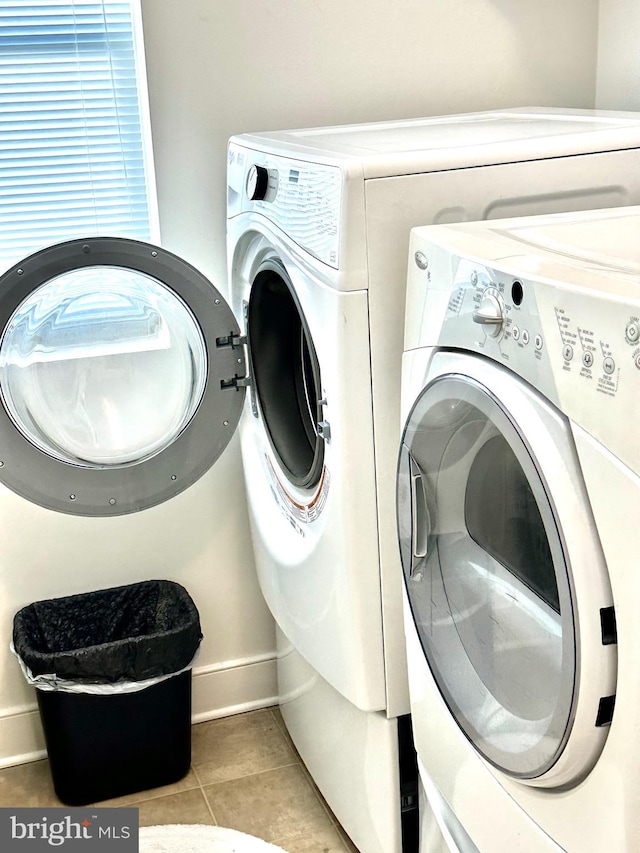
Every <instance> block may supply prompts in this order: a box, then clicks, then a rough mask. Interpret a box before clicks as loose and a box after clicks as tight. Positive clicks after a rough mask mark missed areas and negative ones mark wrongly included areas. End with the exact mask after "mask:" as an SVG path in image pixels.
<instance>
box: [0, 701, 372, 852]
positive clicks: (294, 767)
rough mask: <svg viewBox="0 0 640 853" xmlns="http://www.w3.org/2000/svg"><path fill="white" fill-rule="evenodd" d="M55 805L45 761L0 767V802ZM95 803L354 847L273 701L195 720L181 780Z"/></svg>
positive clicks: (146, 815)
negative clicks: (189, 758) (188, 762)
mask: <svg viewBox="0 0 640 853" xmlns="http://www.w3.org/2000/svg"><path fill="white" fill-rule="evenodd" d="M59 805H61V803H60V801H59V800H58V799H57V797H56V795H55V793H54V790H53V786H52V784H51V777H50V775H49V766H48V762H47V761H36V762H33V763H31V764H23V765H20V766H18V767H8V768H4V769H0V807H2V806H15V807H20V806H24V807H28V806H31V807H37V806H59ZM98 805H100V806H110V807H113V806H123V805H128V806H130V805H133V806H135V807H137V808H138V809H139V812H140V825H141V826H150V825H152V824H166V823H206V824H219V825H220V826H227V827H230V828H232V829H239V830H241V831H242V832H247V833H249V834H251V835H256V836H258V837H259V838H264V839H265V840H266V841H271V842H272V843H273V844H277V845H279V846H280V847H283V848H284V849H285V850H286V851H287V853H345V851H349V853H358V851H357V850H356V848H355V847H354V846H353V844H352V843H351V842H350V841H349V839H348V838H347V836H346V835H345V833H344V831H343V829H342V828H341V827H340V826H339V824H338V823H337V821H336V819H335V817H334V816H333V815H332V813H331V811H330V810H329V808H328V807H327V805H326V803H325V802H324V800H323V799H322V797H321V796H320V793H319V792H318V790H317V788H316V787H315V785H314V784H313V781H312V780H311V778H310V777H309V774H308V773H307V770H306V768H305V767H304V765H303V764H302V762H301V760H300V757H299V756H298V754H297V753H296V751H295V749H294V747H293V744H292V743H291V740H290V738H289V735H288V734H287V731H286V729H285V727H284V723H283V722H282V717H281V716H280V712H279V711H278V709H277V708H267V709H265V710H261V711H251V712H249V713H247V714H238V715H237V716H233V717H225V718H223V719H220V720H211V721H210V722H207V723H198V724H197V725H195V726H194V727H193V734H192V763H191V770H190V771H189V773H188V774H187V776H186V777H185V778H184V779H181V780H180V782H177V783H176V784H175V785H169V786H167V787H164V788H155V789H153V790H151V791H143V792H141V793H139V794H132V795H129V796H127V797H121V798H119V799H117V800H109V801H107V802H103V803H99V804H98Z"/></svg>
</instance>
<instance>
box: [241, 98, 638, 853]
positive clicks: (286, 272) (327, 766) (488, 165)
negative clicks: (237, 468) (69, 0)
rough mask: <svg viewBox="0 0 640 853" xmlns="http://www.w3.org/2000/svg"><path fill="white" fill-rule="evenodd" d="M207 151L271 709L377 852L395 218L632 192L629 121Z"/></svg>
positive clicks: (520, 124) (385, 742)
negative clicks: (219, 197)
mask: <svg viewBox="0 0 640 853" xmlns="http://www.w3.org/2000/svg"><path fill="white" fill-rule="evenodd" d="M228 154H229V162H228V220H227V234H228V246H227V248H228V267H229V275H230V284H229V289H230V299H231V303H232V307H233V310H234V313H235V315H236V317H237V319H238V322H239V325H240V327H241V338H240V340H239V341H238V343H247V345H248V350H249V356H248V360H249V363H250V365H251V376H250V377H249V378H248V379H246V380H245V379H244V378H242V379H241V381H242V382H245V381H246V382H248V383H249V387H250V394H249V397H250V403H247V412H246V417H243V419H242V426H241V447H242V454H243V460H244V469H245V477H246V484H247V495H248V503H249V515H250V521H251V528H252V538H253V546H254V552H255V557H256V564H257V571H258V576H259V581H260V585H261V588H262V591H263V593H264V596H265V599H266V601H267V604H268V605H269V608H270V609H271V612H272V613H273V615H274V617H275V619H276V622H277V625H278V637H279V640H278V642H279V657H278V675H279V684H280V687H279V691H280V696H281V699H280V701H281V710H282V714H283V717H284V720H285V723H286V725H287V727H288V729H289V732H290V734H291V736H292V738H293V741H294V743H295V744H296V747H297V748H298V751H299V752H300V754H301V756H302V758H303V759H304V761H305V763H306V765H307V767H308V769H309V770H310V772H311V775H312V776H313V778H314V780H315V782H316V784H317V785H318V787H319V788H320V790H321V791H322V793H323V795H324V797H325V799H326V800H327V801H328V803H329V805H330V807H331V808H332V810H333V811H334V813H335V814H336V815H337V817H338V819H339V820H340V822H341V823H342V825H343V826H344V827H345V829H346V831H347V832H348V834H349V835H350V837H351V838H352V839H353V841H354V843H355V844H356V846H357V847H358V848H359V849H360V850H361V851H362V853H398V851H400V850H401V849H402V848H403V842H402V833H403V831H404V834H405V846H404V849H405V850H408V849H411V848H410V846H407V845H410V842H409V841H407V837H408V835H407V834H411V833H413V834H414V835H415V822H416V813H415V804H416V800H417V798H416V793H415V787H412V784H413V783H412V782H411V777H412V775H413V777H414V779H415V776H416V771H415V758H412V752H411V747H410V744H411V735H410V720H409V718H408V712H409V697H408V688H407V679H406V652H405V644H404V636H403V632H402V584H401V569H400V563H399V557H398V550H397V531H396V521H395V501H394V493H395V490H394V485H393V484H394V482H395V472H396V462H397V451H398V445H399V440H400V430H399V424H400V374H401V358H402V339H403V323H404V292H405V282H406V253H407V247H408V235H409V230H410V228H411V227H412V226H415V225H421V224H424V223H428V222H435V223H438V222H448V221H453V220H455V221H460V220H477V219H488V218H495V217H498V216H505V215H508V214H510V213H515V212H517V213H519V214H525V213H526V214H535V213H548V212H553V211H562V210H571V209H584V208H593V207H601V206H607V205H608V206H617V205H623V204H629V203H632V202H637V201H640V170H639V169H638V168H637V165H636V164H637V162H638V158H639V156H640V117H639V116H638V115H636V114H628V113H627V114H613V113H601V112H598V113H595V112H589V111H575V110H574V111H563V110H544V109H529V110H506V111H498V112H487V113H476V114H470V115H460V116H447V117H439V118H431V119H417V120H410V121H402V122H387V123H382V124H373V125H356V126H347V127H334V128H314V129H306V130H297V131H283V132H273V133H262V134H245V135H242V136H237V137H234V138H232V139H231V141H230V144H229V152H228ZM399 743H402V744H404V743H407V744H409V747H408V752H407V754H406V755H404V752H403V749H401V748H400V747H399ZM365 747H366V748H365ZM412 762H413V763H412ZM399 763H400V766H401V767H402V768H403V770H402V771H401V772H400V773H399V771H398V765H399ZM372 767H374V768H375V771H374V772H372ZM407 768H409V769H407ZM401 791H402V793H400V792H401ZM410 826H411V827H413V829H409V827H410ZM403 827H404V830H403Z"/></svg>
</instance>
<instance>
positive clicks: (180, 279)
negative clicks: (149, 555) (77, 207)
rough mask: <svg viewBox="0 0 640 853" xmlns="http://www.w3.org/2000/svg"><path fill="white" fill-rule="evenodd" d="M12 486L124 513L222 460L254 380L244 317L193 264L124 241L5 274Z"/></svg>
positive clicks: (3, 365) (2, 475)
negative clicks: (242, 333)
mask: <svg viewBox="0 0 640 853" xmlns="http://www.w3.org/2000/svg"><path fill="white" fill-rule="evenodd" d="M0 328H1V329H2V336H1V338H0V399H1V402H2V405H1V406H0V482H2V483H4V485H6V486H8V487H9V488H10V489H12V490H13V491H15V492H17V493H18V494H20V495H22V496H23V497H25V498H27V499H29V500H31V501H33V502H35V503H37V504H40V505H42V506H44V507H47V508H49V509H54V510H58V511H62V512H66V513H71V514H75V515H88V516H102V515H104V516H109V515H121V514H124V513H130V512H135V511H137V510H141V509H145V508H146V507H150V506H153V505H155V504H158V503H161V502H162V501H165V500H168V499H169V498H171V497H173V496H174V495H176V494H178V493H179V492H181V491H182V490H183V489H185V488H187V487H188V486H190V485H191V484H192V483H193V482H195V480H197V479H198V478H199V477H200V476H201V475H202V474H204V473H205V472H206V471H207V470H208V469H209V468H210V466H211V465H212V464H213V463H214V462H215V461H216V459H217V458H218V457H219V456H220V454H221V453H222V451H223V450H224V448H225V447H226V445H227V443H228V441H229V439H230V438H231V435H232V434H233V431H234V429H235V427H236V425H237V422H238V420H239V417H240V413H241V410H242V403H243V398H244V385H245V382H246V369H245V356H244V348H243V346H242V345H241V342H240V337H239V328H238V325H237V323H236V321H235V319H234V317H233V314H232V312H231V309H230V308H229V307H228V305H227V304H226V302H225V301H224V299H223V298H222V297H221V296H220V294H219V292H218V291H217V290H216V288H215V287H214V286H213V285H212V284H211V282H209V281H208V280H207V279H206V278H205V277H204V276H203V275H202V274H201V273H199V272H198V271H197V270H196V269H195V268H194V267H192V266H191V265H190V264H188V263H186V262H185V261H183V260H182V259H181V258H179V257H177V256H176V255H173V254H171V253H169V252H166V251H165V250H163V249H160V248H158V247H156V246H151V245H149V244H147V243H140V242H137V241H134V240H125V239H120V238H91V239H87V240H75V241H71V242H67V243H62V244H59V245H55V246H51V247H49V248H47V249H44V250H42V251H40V252H37V253H36V254H34V255H31V256H30V257H28V258H26V259H25V260H24V261H22V262H21V263H20V264H17V265H16V266H15V267H13V268H12V269H10V270H9V271H7V272H6V273H5V274H4V275H2V276H1V277H0Z"/></svg>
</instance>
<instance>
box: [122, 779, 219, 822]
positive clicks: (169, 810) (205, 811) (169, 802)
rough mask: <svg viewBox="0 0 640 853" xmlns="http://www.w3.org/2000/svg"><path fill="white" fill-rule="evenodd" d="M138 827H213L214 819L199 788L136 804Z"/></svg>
mask: <svg viewBox="0 0 640 853" xmlns="http://www.w3.org/2000/svg"><path fill="white" fill-rule="evenodd" d="M136 808H137V809H139V812H140V826H156V825H158V824H167V823H204V824H208V825H214V824H215V822H216V821H215V819H214V817H213V815H212V814H211V810H210V809H209V806H208V805H207V801H206V799H205V797H204V794H203V793H202V790H201V789H200V788H194V789H193V790H191V791H181V792H180V793H178V794H171V795H170V796H168V797H156V798H154V799H153V800H144V801H143V802H141V803H136Z"/></svg>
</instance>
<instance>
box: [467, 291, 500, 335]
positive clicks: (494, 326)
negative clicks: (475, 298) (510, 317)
mask: <svg viewBox="0 0 640 853" xmlns="http://www.w3.org/2000/svg"><path fill="white" fill-rule="evenodd" d="M473 322H474V323H479V324H480V325H481V326H484V329H485V332H486V333H487V335H489V337H491V338H497V337H498V336H499V335H500V333H501V332H502V325H503V323H504V308H503V306H502V300H501V299H500V296H499V294H498V291H497V290H495V289H493V288H489V289H488V290H485V292H484V293H483V294H482V299H481V301H480V305H479V306H478V308H476V309H475V311H474V312H473Z"/></svg>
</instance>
